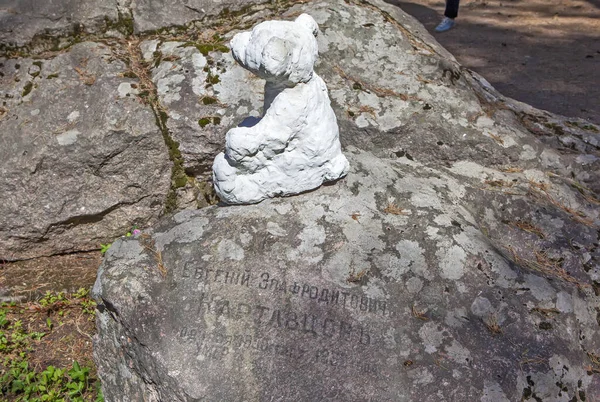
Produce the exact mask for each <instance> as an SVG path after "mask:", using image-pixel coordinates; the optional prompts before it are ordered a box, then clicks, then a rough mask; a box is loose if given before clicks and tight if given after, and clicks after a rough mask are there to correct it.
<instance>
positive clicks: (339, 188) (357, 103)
mask: <svg viewBox="0 0 600 402" xmlns="http://www.w3.org/2000/svg"><path fill="white" fill-rule="evenodd" d="M302 12H307V13H309V14H310V15H312V16H313V17H314V18H315V19H316V20H317V22H318V23H319V25H320V28H321V36H320V37H319V44H320V53H321V61H320V64H319V65H318V67H317V71H318V73H319V74H320V75H321V76H322V77H323V78H324V79H325V81H326V83H327V85H328V88H329V91H330V97H331V99H332V101H333V106H334V110H335V111H336V114H337V117H338V121H339V124H340V137H341V140H342V144H343V146H344V152H345V154H346V155H347V156H348V159H349V161H350V165H351V167H352V168H351V171H350V173H349V174H348V176H347V177H346V178H345V179H343V180H340V181H338V182H337V183H335V184H333V185H330V186H324V187H321V188H320V189H318V190H315V191H313V192H310V193H306V194H302V195H299V196H297V197H290V198H282V199H275V200H269V201H265V202H262V203H260V204H258V205H252V206H235V207H219V206H213V207H209V208H205V209H203V210H200V211H183V212H180V213H178V214H176V215H174V216H172V217H170V218H168V219H165V220H163V221H161V222H160V224H158V225H157V226H156V227H155V230H154V233H151V234H148V235H145V236H143V237H138V238H137V239H128V240H118V241H117V242H116V243H115V244H114V245H113V247H111V249H110V250H109V252H108V254H107V256H106V258H105V260H104V262H103V264H102V266H101V269H100V272H99V276H98V279H97V281H96V285H95V287H94V295H95V297H96V299H97V301H98V303H99V312H98V316H97V324H98V331H99V332H98V335H97V336H96V338H95V358H96V361H97V364H98V369H99V375H100V376H101V379H102V382H103V389H104V395H105V397H106V398H107V400H108V401H131V400H151V401H152V400H155V401H158V400H165V401H199V400H208V401H213V400H226V401H270V400H280V401H316V400H319V401H505V400H510V401H515V400H524V401H527V400H532V401H533V400H543V401H571V400H584V398H587V400H589V399H590V398H593V397H595V396H596V395H599V394H600V379H599V376H598V374H593V373H592V371H591V370H592V369H593V367H594V366H593V365H594V362H593V356H599V355H600V298H599V296H598V294H599V293H600V285H599V284H600V263H599V262H600V250H599V248H598V247H599V245H598V242H599V240H600V239H599V238H598V233H599V232H598V228H599V225H600V219H599V208H598V200H597V194H598V193H599V192H600V180H599V174H598V171H599V168H600V160H599V157H600V152H599V141H600V135H599V134H598V128H597V127H596V126H594V125H591V124H589V123H587V122H585V121H582V120H577V119H568V118H565V117H561V116H556V115H553V114H550V113H547V112H544V111H540V110H536V109H533V108H531V107H529V106H527V105H524V104H521V103H518V102H515V101H513V100H511V99H507V98H505V97H503V96H502V95H501V94H499V93H497V92H496V91H495V90H494V89H493V88H492V87H491V86H489V84H487V82H486V81H485V80H484V79H483V78H481V77H479V76H478V75H476V74H474V73H472V72H470V71H468V70H465V69H462V68H461V67H460V65H458V64H457V63H456V61H455V60H454V58H453V57H452V56H451V55H449V54H448V53H447V52H446V51H445V50H443V49H442V48H441V47H440V46H439V45H438V44H437V43H436V42H435V40H434V39H433V38H432V37H431V36H429V35H428V34H427V33H426V32H425V30H424V29H423V27H422V26H421V25H420V24H419V23H418V22H416V21H415V20H414V19H413V18H411V17H409V16H407V15H406V14H404V13H403V12H402V11H401V10H399V9H398V8H395V7H393V6H390V5H387V4H385V3H383V2H381V1H378V0H371V1H360V2H359V1H356V2H355V1H343V0H339V1H338V0H336V1H314V2H309V3H307V4H296V5H293V6H291V7H290V8H289V10H287V11H285V12H282V13H280V12H279V11H278V12H277V13H275V12H271V13H269V12H263V13H260V14H258V15H253V16H251V17H248V19H246V22H248V21H250V22H252V21H254V22H255V23H257V22H260V21H262V20H264V19H267V18H292V17H293V16H297V15H298V14H300V13H302ZM252 18H254V20H252ZM225 31H227V30H226V29H225ZM235 32H236V31H235V30H233V31H230V32H221V33H222V34H223V35H224V36H225V37H226V38H227V37H231V36H232V35H233V34H234V33H235ZM141 52H142V55H143V57H145V58H146V59H147V62H148V63H149V64H150V65H152V67H151V80H152V81H153V83H154V85H155V86H156V88H157V94H158V97H159V99H160V102H161V104H162V105H163V106H164V108H165V110H166V111H167V114H168V116H169V119H168V121H167V126H168V127H169V129H170V131H171V134H172V135H173V137H174V138H176V139H177V141H178V142H179V143H180V146H179V148H180V150H181V152H182V157H183V159H184V165H185V167H186V171H187V172H188V174H191V173H193V174H194V175H196V176H197V177H204V176H205V175H206V174H207V167H208V166H209V165H210V161H211V159H210V155H212V154H214V153H216V152H218V151H219V150H220V146H219V144H220V143H221V144H222V141H223V136H224V133H225V132H226V131H227V128H228V127H231V126H233V125H235V124H237V122H238V121H239V120H241V118H243V117H244V116H247V115H248V114H253V113H259V112H260V110H259V108H260V103H261V100H260V98H259V97H260V94H261V91H262V83H261V82H260V81H259V80H256V79H251V78H250V77H251V76H250V74H249V73H246V72H244V70H243V69H242V68H241V67H239V66H237V65H236V64H235V63H233V61H232V60H231V58H230V56H229V55H228V54H227V53H226V52H223V51H219V50H212V51H210V52H208V53H207V54H202V51H200V49H197V48H196V47H192V46H189V45H186V42H185V41H181V40H176V39H175V38H172V39H169V38H166V39H162V38H160V39H156V38H148V40H147V41H145V42H143V43H142V44H141ZM205 53H206V52H205ZM215 75H219V80H218V82H217V80H212V79H210V77H214V76H215ZM209 76H210V77H209ZM240 85H244V90H243V91H239V86H240ZM248 93H250V94H249V95H248ZM242 94H243V95H242ZM236 96H237V97H236ZM240 96H245V97H246V98H240ZM205 97H210V98H211V99H214V100H215V102H209V103H208V104H206V103H205V102H203V99H205ZM207 117H211V118H212V117H220V120H218V123H216V121H215V120H210V124H207V125H204V127H202V126H201V124H199V122H200V120H201V119H203V118H207Z"/></svg>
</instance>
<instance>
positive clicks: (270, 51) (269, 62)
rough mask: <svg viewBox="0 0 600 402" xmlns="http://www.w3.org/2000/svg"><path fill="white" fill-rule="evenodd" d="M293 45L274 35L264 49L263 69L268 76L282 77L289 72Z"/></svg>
mask: <svg viewBox="0 0 600 402" xmlns="http://www.w3.org/2000/svg"><path fill="white" fill-rule="evenodd" d="M292 49H293V45H292V43H290V41H287V40H285V39H282V38H278V37H276V36H274V37H272V38H271V39H270V40H269V42H268V43H267V44H266V46H265V47H264V49H263V51H262V60H261V70H264V72H266V73H267V76H274V77H281V76H285V75H288V74H289V71H288V69H289V65H290V60H291V58H292Z"/></svg>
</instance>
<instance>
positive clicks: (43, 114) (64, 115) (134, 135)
mask: <svg viewBox="0 0 600 402" xmlns="http://www.w3.org/2000/svg"><path fill="white" fill-rule="evenodd" d="M0 62H1V63H2V66H1V67H0V71H1V73H2V76H1V78H0V79H1V80H2V87H1V89H0V96H1V97H2V99H3V100H4V102H3V105H4V106H3V115H2V116H1V118H0V177H2V180H1V181H0V193H1V194H2V202H1V203H0V259H3V260H21V259H29V258H34V257H39V256H48V255H53V254H64V253H71V252H75V251H85V250H94V249H97V248H98V246H99V244H100V243H103V242H105V241H106V240H107V239H114V238H116V237H119V236H121V235H123V234H125V233H127V231H128V230H130V228H131V226H132V225H134V224H136V223H137V224H138V225H140V226H143V225H147V224H150V223H152V222H153V221H155V220H156V218H157V217H158V215H159V214H160V213H161V212H162V210H163V204H164V200H165V198H166V196H167V193H168V191H169V184H170V183H169V182H170V180H169V178H170V171H171V162H170V161H169V155H168V152H167V149H166V147H165V143H164V140H163V135H162V133H161V131H160V130H159V128H158V127H157V125H156V123H155V117H154V115H153V113H152V111H151V110H150V109H148V108H147V107H145V106H143V105H142V104H141V103H140V102H139V100H138V99H136V98H135V96H128V95H131V94H129V93H128V91H131V90H132V89H131V88H132V85H134V86H135V85H136V84H135V82H136V81H135V80H133V79H129V78H125V77H123V73H125V72H126V71H127V67H126V65H125V64H124V63H123V62H121V61H119V60H115V59H114V57H113V54H112V52H111V50H110V48H109V47H108V46H105V45H102V44H98V43H91V42H86V43H81V44H78V45H76V46H74V47H73V48H72V49H71V50H70V51H69V52H68V53H64V54H60V55H58V56H57V57H55V58H52V59H49V60H34V59H18V60H15V59H8V60H2V61H0Z"/></svg>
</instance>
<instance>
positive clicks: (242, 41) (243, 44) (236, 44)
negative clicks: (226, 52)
mask: <svg viewBox="0 0 600 402" xmlns="http://www.w3.org/2000/svg"><path fill="white" fill-rule="evenodd" d="M251 36H252V32H241V33H239V34H237V35H235V36H234V37H233V39H232V40H231V42H229V46H230V47H231V53H232V54H233V58H234V59H235V60H236V61H237V62H238V63H240V64H242V65H245V64H246V48H247V47H248V43H249V42H250V37H251Z"/></svg>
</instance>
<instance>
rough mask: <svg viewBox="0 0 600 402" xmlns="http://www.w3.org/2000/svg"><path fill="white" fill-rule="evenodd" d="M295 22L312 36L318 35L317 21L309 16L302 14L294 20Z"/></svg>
mask: <svg viewBox="0 0 600 402" xmlns="http://www.w3.org/2000/svg"><path fill="white" fill-rule="evenodd" d="M295 22H296V23H298V24H301V25H302V26H304V27H305V28H307V29H308V30H309V31H310V32H312V34H313V35H314V36H317V35H318V34H319V25H317V21H315V19H314V18H313V17H311V16H310V15H308V14H302V15H300V16H299V17H298V18H296V21H295Z"/></svg>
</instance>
